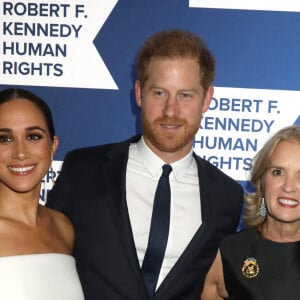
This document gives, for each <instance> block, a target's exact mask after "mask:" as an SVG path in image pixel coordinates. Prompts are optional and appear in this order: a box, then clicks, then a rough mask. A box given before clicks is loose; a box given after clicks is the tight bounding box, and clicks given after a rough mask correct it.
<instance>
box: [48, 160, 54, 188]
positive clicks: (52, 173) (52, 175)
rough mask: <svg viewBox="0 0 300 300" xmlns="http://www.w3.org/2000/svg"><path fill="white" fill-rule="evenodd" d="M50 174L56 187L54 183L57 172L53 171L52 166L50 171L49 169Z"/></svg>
mask: <svg viewBox="0 0 300 300" xmlns="http://www.w3.org/2000/svg"><path fill="white" fill-rule="evenodd" d="M49 173H50V177H51V181H52V185H54V183H55V172H54V171H53V167H52V165H51V167H50V169H49Z"/></svg>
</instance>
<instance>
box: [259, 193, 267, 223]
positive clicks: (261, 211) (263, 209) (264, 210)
mask: <svg viewBox="0 0 300 300" xmlns="http://www.w3.org/2000/svg"><path fill="white" fill-rule="evenodd" d="M259 214H260V216H261V217H262V218H264V217H265V216H266V215H267V208H266V203H265V198H264V197H262V198H261V203H260V208H259Z"/></svg>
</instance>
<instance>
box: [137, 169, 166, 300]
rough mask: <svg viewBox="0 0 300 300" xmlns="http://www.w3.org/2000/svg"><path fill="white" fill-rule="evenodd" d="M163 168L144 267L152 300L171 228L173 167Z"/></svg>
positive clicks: (143, 271)
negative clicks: (170, 179) (170, 177)
mask: <svg viewBox="0 0 300 300" xmlns="http://www.w3.org/2000/svg"><path fill="white" fill-rule="evenodd" d="M162 168H163V173H162V175H161V177H160V179H159V181H158V185H157V189H156V192H155V198H154V205H153V211H152V218H151V227H150V234H149V240H148V246H147V250H146V253H145V257H144V261H143V265H142V273H143V275H144V280H145V284H146V287H147V290H148V296H149V298H150V299H151V298H152V297H153V295H154V293H155V288H156V284H157V280H158V276H159V272H160V268H161V265H162V261H163V258H164V255H165V251H166V246H167V242H168V235H169V226H170V199H171V190H170V183H169V174H170V172H171V171H172V167H171V166H170V165H163V167H162Z"/></svg>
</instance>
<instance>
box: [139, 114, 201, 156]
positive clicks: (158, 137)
mask: <svg viewBox="0 0 300 300" xmlns="http://www.w3.org/2000/svg"><path fill="white" fill-rule="evenodd" d="M161 124H170V125H180V126H181V132H180V133H178V132H174V133H172V132H171V133H163V132H162V131H161V130H160V129H159V127H160V126H161ZM142 126H143V131H144V133H143V134H144V136H145V137H146V138H147V139H148V140H149V141H150V143H151V144H152V145H153V146H154V147H155V148H156V149H158V150H159V151H162V152H168V153H174V152H177V151H179V150H181V149H182V148H183V147H185V146H186V145H187V144H189V143H191V142H193V140H194V138H195V135H196V133H197V132H198V130H199V127H200V118H199V120H198V122H194V123H192V124H190V123H188V122H187V121H186V120H185V119H181V118H176V117H174V118H169V117H160V118H157V119H156V120H155V121H154V122H152V123H150V122H149V120H148V119H147V117H146V115H145V113H142ZM182 129H184V131H182Z"/></svg>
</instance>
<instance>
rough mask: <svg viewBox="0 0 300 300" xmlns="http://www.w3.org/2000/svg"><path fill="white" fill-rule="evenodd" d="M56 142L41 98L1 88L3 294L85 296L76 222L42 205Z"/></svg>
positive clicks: (74, 299) (29, 298)
mask: <svg viewBox="0 0 300 300" xmlns="http://www.w3.org/2000/svg"><path fill="white" fill-rule="evenodd" d="M57 146H58V138H57V136H56V135H55V130H54V126H53V120H52V115H51V111H50V109H49V107H48V105H47V104H46V103H45V102H44V101H43V100H42V99H40V98H39V97H38V96H36V95H34V94H33V93H31V92H29V91H26V90H22V89H6V90H3V91H1V92H0V245H1V246H0V298H1V299H5V300H6V299H7V300H8V299H9V300H10V299H16V300H19V299H22V300H33V299H42V300H57V299H64V300H82V299H84V297H83V293H82V289H81V285H80V282H79V278H78V275H77V271H76V267H75V261H74V258H73V256H72V255H71V254H72V251H73V243H74V230H73V226H72V224H71V222H70V221H69V219H68V218H67V217H66V216H65V215H63V214H62V213H60V212H57V211H54V210H51V209H49V208H47V207H45V206H43V205H41V204H39V195H40V188H41V180H42V178H43V177H44V175H45V174H46V172H47V171H48V169H49V168H50V166H51V161H52V159H53V156H54V154H55V151H56V149H57Z"/></svg>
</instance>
